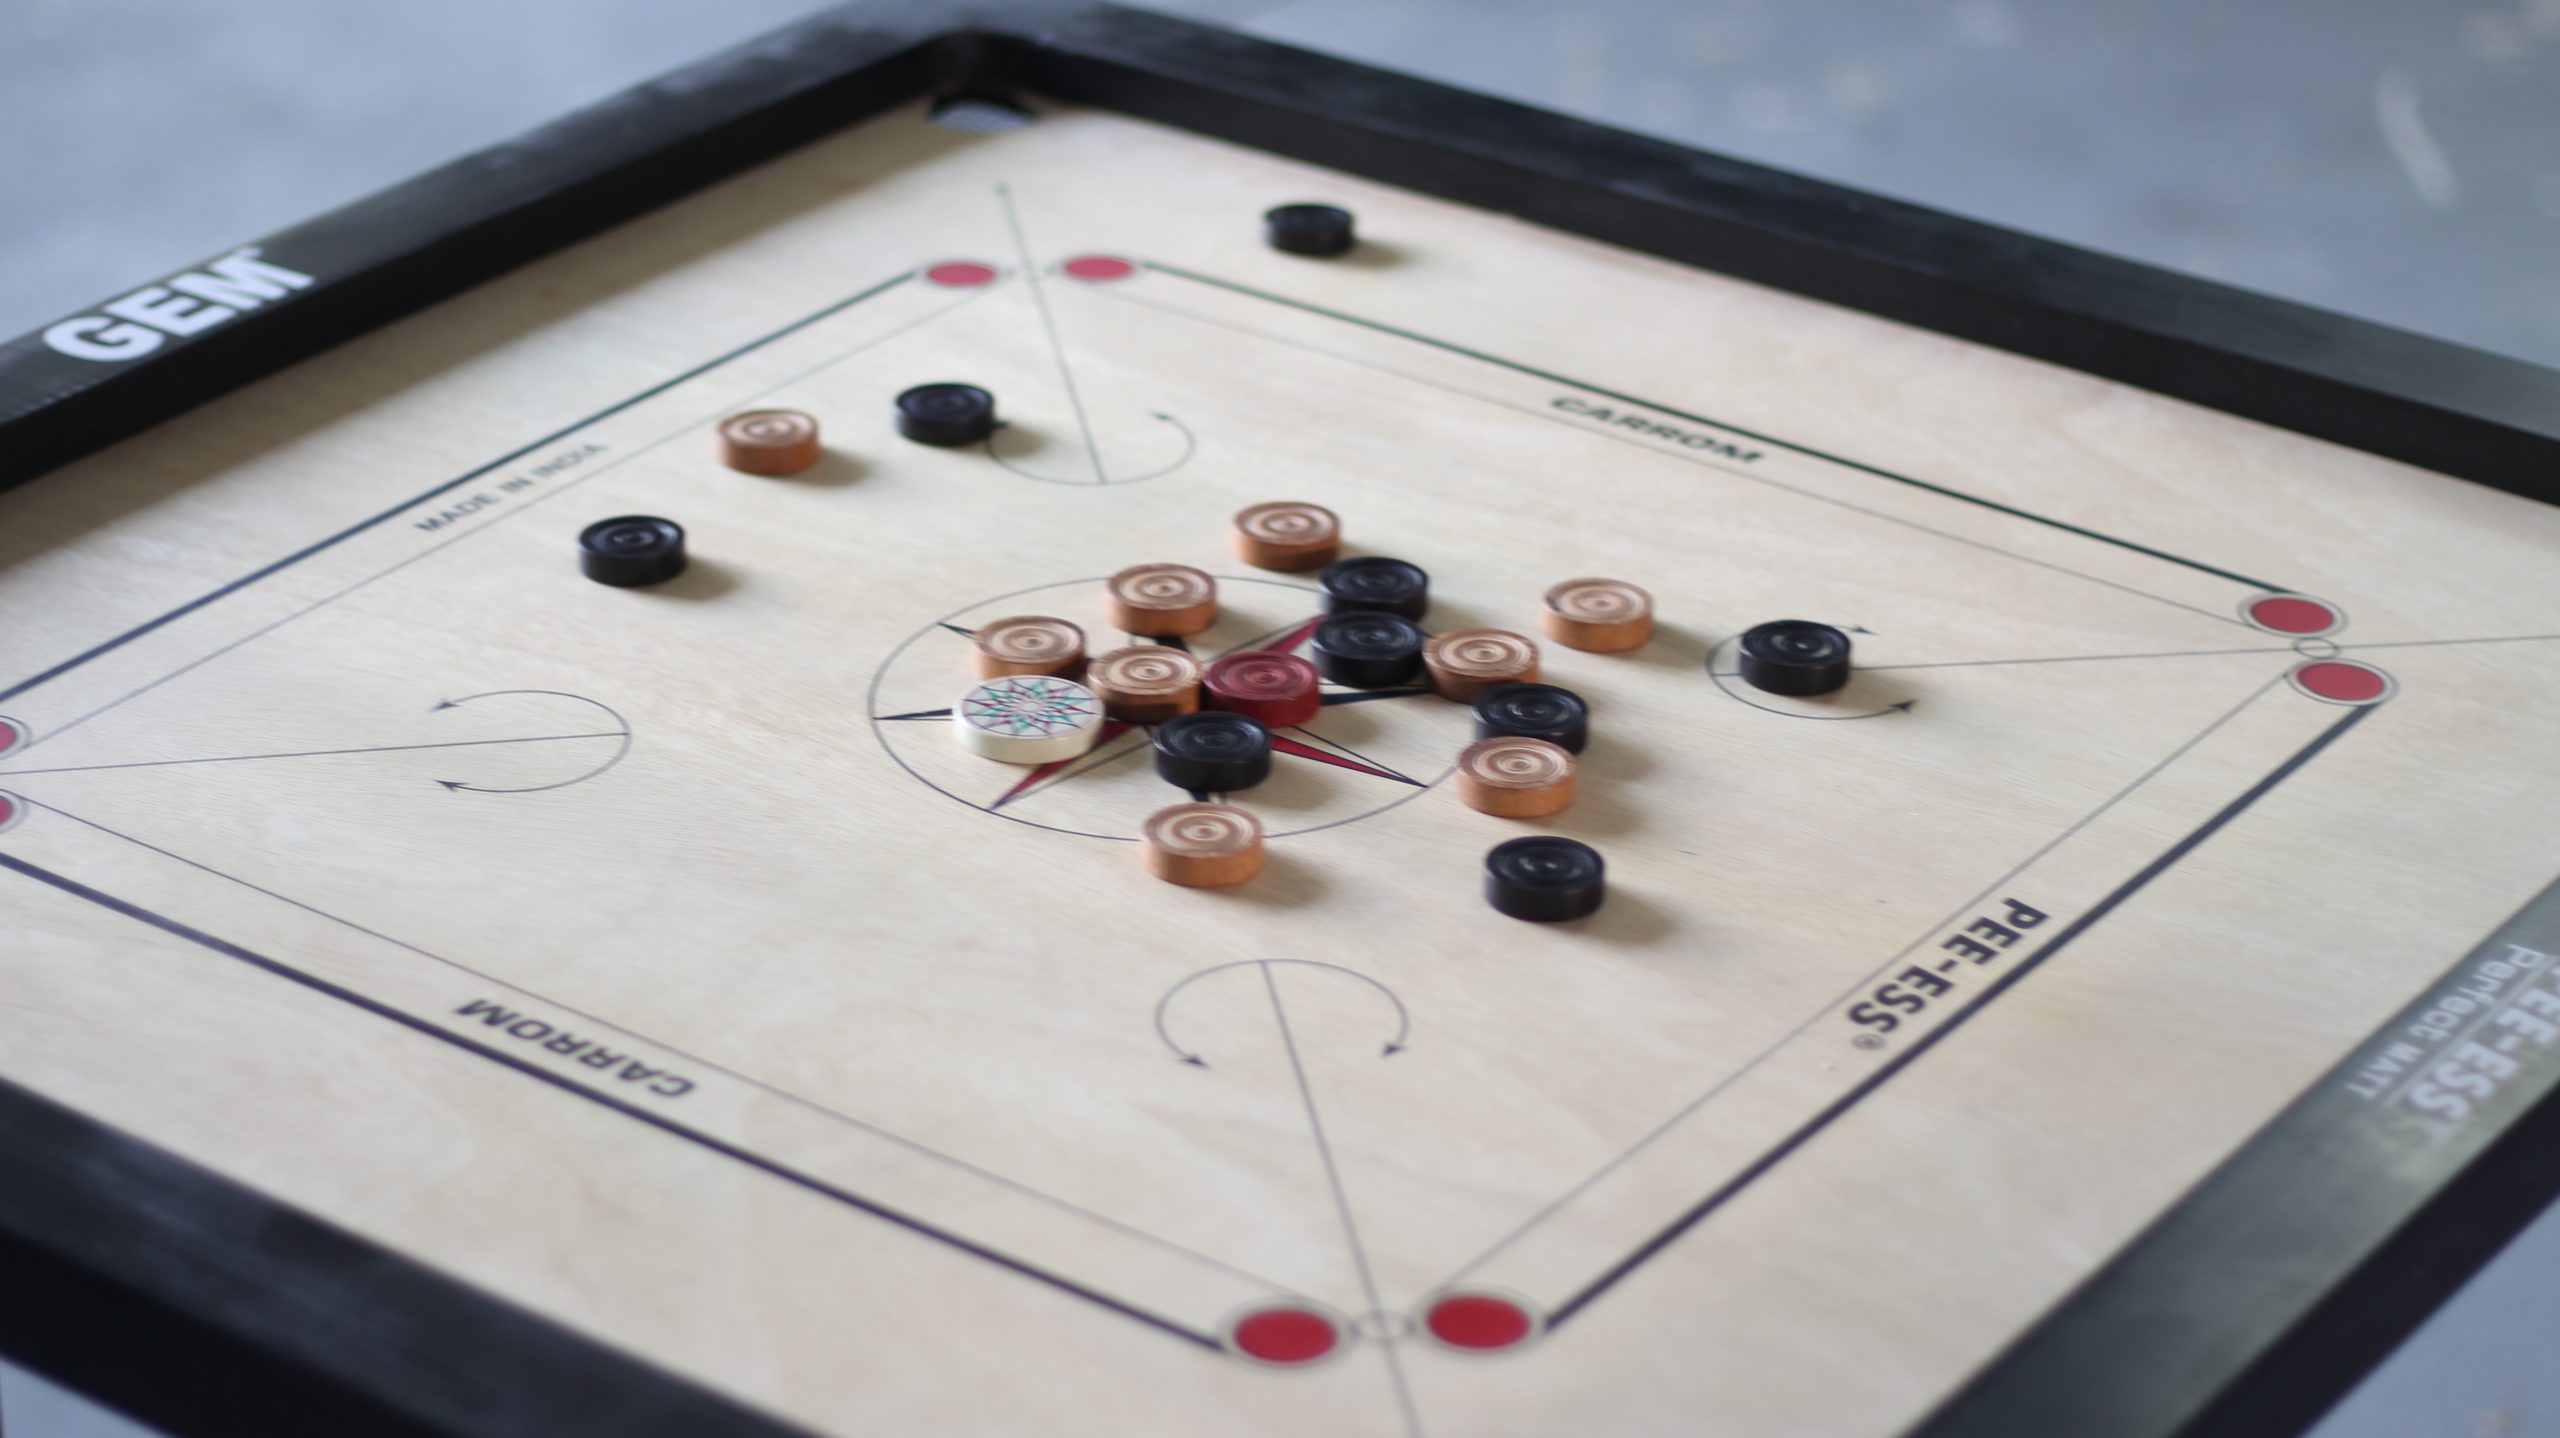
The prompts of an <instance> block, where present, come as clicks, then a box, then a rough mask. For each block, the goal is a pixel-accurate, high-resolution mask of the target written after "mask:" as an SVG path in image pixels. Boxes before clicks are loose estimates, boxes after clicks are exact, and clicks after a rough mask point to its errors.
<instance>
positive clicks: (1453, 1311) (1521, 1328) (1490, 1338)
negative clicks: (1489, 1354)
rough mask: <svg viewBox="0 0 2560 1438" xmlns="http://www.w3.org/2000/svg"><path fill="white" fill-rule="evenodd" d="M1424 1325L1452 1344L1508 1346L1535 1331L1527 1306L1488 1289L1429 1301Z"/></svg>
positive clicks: (1461, 1346) (1468, 1346) (1534, 1322)
mask: <svg viewBox="0 0 2560 1438" xmlns="http://www.w3.org/2000/svg"><path fill="white" fill-rule="evenodd" d="M1423 1326H1424V1327H1425V1328H1428V1329H1430V1330H1431V1336H1432V1337H1434V1338H1437V1339H1439V1340H1440V1341H1441V1342H1443V1343H1446V1344H1448V1345H1449V1346H1450V1347H1452V1348H1472V1349H1478V1350H1484V1349H1494V1348H1509V1347H1510V1346H1512V1345H1513V1344H1515V1343H1519V1342H1521V1341H1523V1340H1524V1339H1526V1338H1528V1336H1529V1335H1530V1334H1532V1333H1534V1332H1536V1331H1537V1327H1538V1325H1537V1321H1536V1320H1534V1319H1532V1318H1531V1317H1530V1316H1529V1310H1527V1309H1525V1308H1523V1307H1521V1306H1520V1305H1519V1304H1517V1303H1514V1302H1512V1301H1511V1300H1510V1299H1508V1298H1498V1297H1496V1296H1494V1295H1493V1294H1490V1293H1452V1294H1450V1295H1449V1296H1448V1297H1446V1298H1443V1299H1441V1300H1440V1301H1439V1302H1437V1303H1434V1304H1432V1305H1431V1311H1430V1312H1429V1313H1428V1314H1426V1315H1424V1317H1423Z"/></svg>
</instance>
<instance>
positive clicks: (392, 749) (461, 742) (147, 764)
mask: <svg viewBox="0 0 2560 1438" xmlns="http://www.w3.org/2000/svg"><path fill="white" fill-rule="evenodd" d="M630 737H631V736H630V735H628V734H626V733H624V732H622V731H621V730H619V729H608V730H605V731H603V732H601V733H596V734H528V735H526V736H525V737H524V738H521V739H447V740H444V741H443V742H441V743H436V744H376V745H373V746H371V747H370V748H364V749H301V750H296V751H294V752H292V753H289V754H216V755H212V756H211V757H208V758H203V759H136V760H133V761H131V762H129V763H124V764H71V765H66V766H64V767H62V768H59V769H0V779H17V778H23V777H25V776H27V775H30V774H96V773H99V772H102V771H104V770H108V769H175V768H180V767H182V766H185V765H189V764H252V763H257V762H259V761H261V760H266V759H335V758H338V757H340V756H342V755H348V754H406V753H410V752H413V751H415V750H419V749H486V748H488V747H489V746H490V745H492V744H557V743H560V742H561V741H563V740H567V739H628V738H630Z"/></svg>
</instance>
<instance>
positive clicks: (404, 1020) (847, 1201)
mask: <svg viewBox="0 0 2560 1438" xmlns="http://www.w3.org/2000/svg"><path fill="white" fill-rule="evenodd" d="M0 868H5V869H9V870H11V871H13V872H15V873H18V874H22V875H24V876H26V877H27V878H30V879H33V880H35V881H36V882H38V883H40V884H45V885H48V886H50V887H52V888H54V889H57V890H60V891H61V892H63V893H65V894H68V895H70V896H71V897H73V898H75V899H80V900H83V901H85V902H87V903H91V904H95V905H97V906H98V907H99V908H102V909H105V910H107V911H108V912H110V913H114V914H120V915H122V916H123V917H125V918H128V919H132V920H134V921H135V922H137V923H141V924H146V925H148V926H150V927H151V928H154V929H158V930H159V931H161V932H162V933H164V934H168V935H170V936H171V937H173V938H178V939H183V940H185V941H186V942H188V943H191V944H194V945H195V946H197V947H198V948H201V949H205V950H207V951H209V952H211V953H216V954H220V955H221V956H223V957H224V958H227V959H232V960H235V961H237V962H239V963H243V964H246V965H248V966H249V967H251V968H254V969H258V970H261V971H263V972H265V973H268V974H272V975H274V976H275V977H277V978H280V979H284V980H286V981H287V982H290V983H295V984H299V985H301V986H302V987H304V988H306V989H309V990H311V991H312V992H314V993H318V994H321V995H324V996H326V997H328V998H333V999H336V1000H338V1001H339V1002H340V1003H343V1004H346V1005H348V1006H350V1007H352V1008H356V1009H361V1010H363V1011H364V1012H366V1013H369V1014H371V1015H373V1016H374V1017H376V1018H379V1019H384V1020H387V1021H389V1022H391V1023H394V1024H397V1025H399V1026H400V1027H402V1028H405V1029H408V1030H409V1031H411V1032H413V1033H417V1034H421V1035H423V1036H425V1037H427V1038H430V1039H434V1040H436V1041H438V1042H440V1043H444V1044H449V1045H451V1046H452V1047H454V1048H457V1049H460V1050H462V1051H463V1052H465V1053H468V1054H472V1055H475V1056H477V1057H480V1058H484V1059H487V1060H488V1061H489V1062H491V1063H494V1064H497V1065H499V1066H500V1067H502V1068H507V1069H511V1070H513V1071H515V1072H516V1073H519V1074H522V1075H524V1076H525V1077H526V1078H530V1079H534V1080H536V1081H538V1082H541V1083H543V1084H547V1085H549V1086H550V1087H552V1088H555V1089H558V1090H559V1091H561V1092H563V1093H567V1094H571V1095H574V1096H576V1097H578V1098H582V1099H585V1100H586V1101H587V1102H589V1103H592V1104H595V1105H597V1106H599V1107H602V1108H607V1109H610V1110H612V1111H613V1112H615V1113H618V1114H621V1115H622V1116H623V1117H625V1118H629V1119H634V1120H637V1121H638V1122H641V1123H644V1124H647V1125H649V1126H650V1127H651V1128H654V1129H657V1130H659V1131H660V1132H662V1133H667V1134H671V1135H673V1136H675V1137H677V1138H680V1139H684V1140H686V1141H687V1142H690V1143H693V1144H696V1145H699V1146H700V1147H702V1148H704V1149H707V1150H709V1151H710V1152H712V1153H716V1154H718V1155H720V1156H721V1157H723V1158H727V1159H730V1160H733V1161H735V1162H737V1163H742V1164H744V1165H746V1166H747V1167H749V1168H752V1169H755V1170H757V1171H759V1172H761V1173H764V1174H767V1175H770V1176H771V1177H774V1178H777V1179H780V1180H782V1181H783V1182H785V1183H788V1184H790V1185H792V1186H793V1187H795V1188H799V1189H802V1190H805V1191H807V1192H809V1193H813V1194H816V1195H818V1196H819V1197H821V1198H827V1199H832V1200H834V1201H835V1202H837V1203H840V1204H843V1205H845V1206H846V1207H848V1208H853V1209H858V1210H860V1211H862V1212H864V1213H867V1214H870V1215H871V1216H872V1217H874V1218H878V1219H880V1220H882V1221H884V1222H887V1223H890V1224H893V1225H895V1226H897V1227H899V1228H903V1229H905V1230H907V1231H908V1232H910V1233H913V1234H915V1235H917V1236H918V1237H920V1238H927V1239H931V1240H933V1241H934V1242H936V1243H940V1244H943V1245H945V1246H946V1247H949V1248H952V1249H956V1250H958V1251H959V1252H961V1253H965V1254H967V1255H969V1256H970V1257H972V1258H977V1259H982V1260H984V1261H986V1262H988V1263H992V1264H994V1265H995V1266H997V1267H998V1268H1002V1269H1006V1270H1008V1271H1010V1272H1012V1273H1016V1274H1019V1275H1021V1276H1022V1277H1024V1278H1028V1279H1031V1280H1032V1281H1034V1282H1036V1283H1042V1284H1046V1285H1047V1286H1049V1287H1051V1288H1054V1289H1056V1290H1058V1291H1059V1292H1061V1293H1065V1294H1067V1295H1069V1296H1070V1297H1074V1298H1081V1299H1083V1300H1084V1301H1086V1302H1087V1303H1090V1304H1093V1305H1094V1306H1095V1307H1097V1308H1101V1309H1104V1310H1106V1311H1108V1312H1112V1313H1116V1314H1119V1315H1120V1316H1122V1317H1124V1318H1131V1319H1135V1320H1137V1321H1138V1322H1140V1323H1143V1324H1146V1325H1147V1326H1148V1327H1150V1328H1154V1329H1157V1330H1159V1331H1161V1332H1164V1333H1168V1334H1171V1335H1172V1336H1174V1337H1176V1338H1180V1339H1184V1340H1186V1341H1188V1342H1191V1343H1193V1344H1197V1345H1198V1346H1200V1347H1202V1348H1206V1349H1208V1350H1209V1351H1211V1352H1213V1353H1224V1352H1225V1351H1226V1349H1225V1345H1224V1344H1222V1343H1220V1342H1219V1340H1218V1338H1217V1337H1216V1336H1215V1335H1214V1334H1209V1333H1204V1332H1201V1331H1200V1330H1198V1329H1196V1328H1193V1327H1191V1326H1189V1325H1188V1324H1185V1323H1183V1322H1181V1321H1180V1320H1178V1319H1173V1318H1167V1317H1165V1316H1164V1315H1162V1314H1159V1313H1154V1312H1150V1311H1149V1310H1147V1309H1144V1308H1140V1307H1138V1306H1137V1305H1136V1304H1133V1303H1130V1302H1128V1301H1127V1300H1125V1299H1121V1298H1116V1297H1113V1296H1112V1295H1111V1294H1108V1293H1105V1292H1103V1291H1102V1290H1100V1289H1098V1288H1092V1287H1088V1286H1087V1285H1085V1284H1083V1283H1079V1282H1077V1281H1076V1280H1074V1279H1072V1278H1069V1277H1067V1276H1065V1275H1064V1274H1059V1273H1053V1272H1051V1271H1049V1270H1048V1269H1045V1268H1042V1267H1040V1266H1039V1265H1037V1264H1035V1263H1032V1262H1031V1261H1030V1260H1028V1259H1023V1258H1017V1257H1015V1256H1013V1255H1012V1254H1009V1253H1006V1252H1004V1251H1003V1250H1001V1249H997V1248H991V1247H989V1246H987V1245H986V1244H983V1243H979V1242H977V1241H975V1240H973V1239H969V1238H964V1237H962V1236H961V1235H959V1234H957V1233H953V1232H952V1231H950V1230H949V1229H946V1228H941V1227H939V1226H937V1225H934V1224H931V1223H928V1222H926V1221H925V1220H923V1219H921V1218H917V1217H915V1216H914V1215H912V1214H909V1213H905V1212H902V1211H900V1210H898V1209H895V1208H891V1207H889V1206H888V1205H887V1204H884V1203H879V1202H877V1201H875V1200H872V1199H868V1198H865V1197H863V1196H862V1195H861V1194H858V1193H855V1192H853V1191H851V1190H850V1189H845V1188H840V1187H838V1186H836V1185H835V1184H832V1183H829V1182H827V1181H826V1180H824V1179H822V1178H818V1177H816V1176H814V1175H811V1174H806V1173H802V1172H801V1171H799V1170H798V1169H795V1168H792V1167H790V1166H789V1165H787V1164H782V1163H778V1162H776V1161H774V1160H772V1159H769V1158H766V1157H764V1156H763V1155H761V1154H756V1153H751V1152H749V1151H748V1150H746V1149H743V1148H740V1147H738V1146H737V1145H736V1144H733V1143H730V1142H728V1141H726V1140H724V1139H721V1138H717V1137H715V1136H713V1135H711V1134H708V1133H705V1132H703V1131H702V1130H700V1129H697V1128H693V1127H691V1126H689V1125H686V1124H681V1123H678V1122H676V1121H675V1120H673V1119H670V1118H668V1117H666V1116H665V1115H663V1114H655V1113H651V1112H649V1111H648V1110H647V1109H644V1108H641V1107H639V1106H638V1105H636V1104H633V1103H630V1102H627V1101H625V1100H623V1099H618V1098H614V1097H612V1096H610V1095H607V1094H600V1093H597V1092H595V1091H594V1090H593V1089H590V1088H587V1087H586V1086H584V1085H582V1084H579V1083H577V1082H575V1081H574V1080H571V1079H569V1078H567V1077H565V1076H563V1075H560V1074H555V1073H551V1072H549V1071H547V1070H545V1069H542V1068H540V1067H538V1066H536V1065H534V1064H532V1063H529V1062H527V1061H525V1060H523V1059H520V1058H517V1057H516V1056H515V1055H513V1054H508V1053H502V1052H500V1051H498V1050H496V1049H493V1048H489V1047H487V1046H485V1045H482V1044H477V1043H474V1042H472V1041H471V1040H470V1039H468V1038H465V1037H464V1036H462V1035H460V1034H456V1033H453V1032H451V1031H450V1030H447V1029H444V1028H441V1027H439V1026H437V1025H435V1024H431V1023H429V1022H427V1021H426V1020H424V1019H421V1018H418V1017H416V1016H414V1015H411V1014H407V1013H403V1012H401V1011H400V1010H398V1009H396V1008H393V1007H391V1006H390V1005H388V1004H385V1003H381V1002H379V1001H377V1000H374V999H370V998H367V997H365V996H364V995H362V994H359V993H357V992H355V991H354V990H353V989H349V988H346V987H344V986H342V985H339V984H335V983H331V982H330V981H329V980H327V979H323V978H321V977H319V976H318V975H315V974H310V973H305V972H304V971H302V970H300V969H297V968H295V967H293V966H292V965H290V964H287V963H284V962H282V961H280V960H277V959H272V958H269V957H267V956H266V955H264V954H260V953H256V952H253V951H251V950H249V949H245V948H243V947H241V946H240V945H238V944H235V943H232V942H230V941H229V940H227V939H220V938H216V937H214V936H213V935H211V934H208V933H206V932H204V931H203V930H202V929H198V928H194V927H192V926H190V925H188V924H184V923H181V922H179V921H178V920H176V919H172V918H168V917H166V916H164V915H161V914H158V913H154V912H153V911H151V910H149V909H146V908H143V907H142V906H141V905H139V904H135V903H132V902H129V901H127V900H124V899H119V898H117V897H115V896H114V895H112V894H108V893H105V892H102V891H100V890H98V889H93V888H91V887H89V886H88V885H87V884H83V883H81V882H80V881H79V880H77V879H73V878H69V877H66V876H64V875H61V874H57V873H55V872H53V871H52V870H50V869H46V868H43V867H41V866H39V865H36V864H32V863H29V862H28V861H26V860H24V859H21V858H19V857H18V856H16V855H14V854H5V853H0Z"/></svg>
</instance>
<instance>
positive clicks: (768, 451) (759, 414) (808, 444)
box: [719, 409, 822, 475]
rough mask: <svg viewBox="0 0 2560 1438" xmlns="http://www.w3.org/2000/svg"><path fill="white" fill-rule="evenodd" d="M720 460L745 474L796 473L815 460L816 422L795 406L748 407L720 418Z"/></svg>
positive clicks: (816, 445)
mask: <svg viewBox="0 0 2560 1438" xmlns="http://www.w3.org/2000/svg"><path fill="white" fill-rule="evenodd" d="M719 432H720V462H721V463H723V464H725V465H727V466H729V467H730V468H731V469H735V470H739V471H742V472H744V473H747V474H764V475H785V474H798V473H799V472H800V471H802V470H804V469H807V468H808V467H810V466H811V465H813V464H816V463H817V462H818V457H819V455H820V454H821V453H822V451H821V450H820V448H819V445H818V422H817V420H815V419H813V418H811V417H810V416H808V415H805V414H802V413H801V412H800V411H798V410H796V409H751V410H748V411H746V412H745V413H743V414H733V415H731V416H729V417H728V418H727V419H724V420H722V421H720V425H719Z"/></svg>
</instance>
